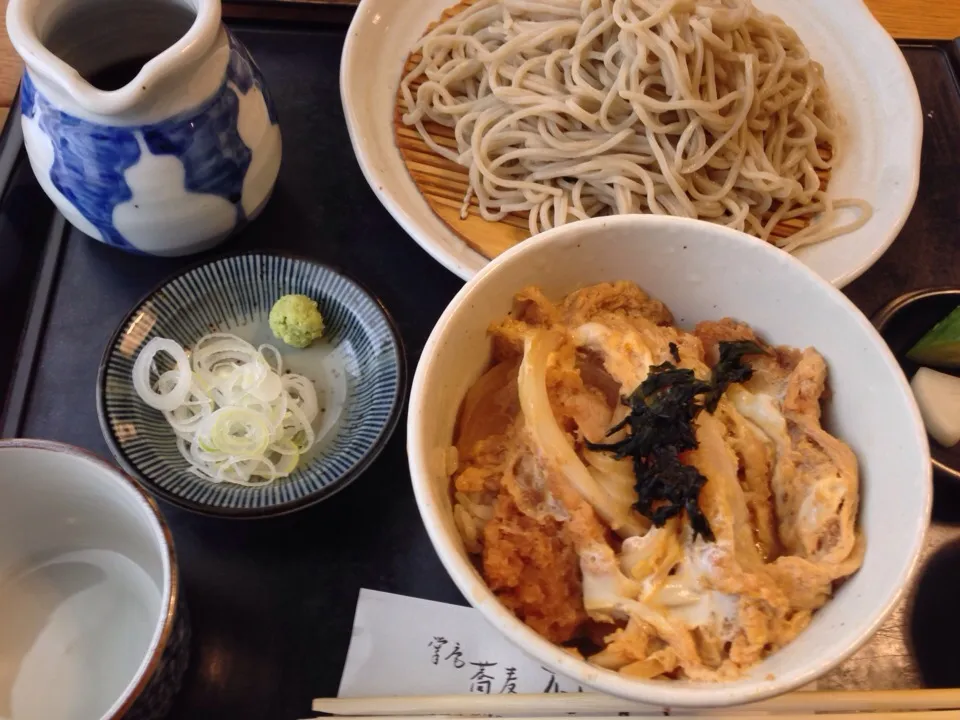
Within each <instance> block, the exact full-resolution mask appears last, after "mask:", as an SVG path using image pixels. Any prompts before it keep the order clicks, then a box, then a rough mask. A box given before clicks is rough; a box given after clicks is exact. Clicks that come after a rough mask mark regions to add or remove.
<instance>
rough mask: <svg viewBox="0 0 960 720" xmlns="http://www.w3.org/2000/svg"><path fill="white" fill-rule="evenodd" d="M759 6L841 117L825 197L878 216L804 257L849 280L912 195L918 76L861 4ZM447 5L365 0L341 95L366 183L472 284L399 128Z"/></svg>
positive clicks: (467, 259) (918, 132)
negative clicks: (429, 33) (408, 65)
mask: <svg viewBox="0 0 960 720" xmlns="http://www.w3.org/2000/svg"><path fill="white" fill-rule="evenodd" d="M755 2H756V4H757V6H758V7H759V8H760V9H762V10H764V11H767V12H773V13H775V14H777V15H780V16H781V17H782V18H783V19H784V20H785V21H787V22H788V23H789V24H790V25H791V26H793V27H794V28H795V29H796V31H797V33H798V34H799V35H800V37H801V38H802V39H803V41H804V43H805V44H806V46H807V48H808V49H809V50H810V53H811V55H812V56H813V57H814V58H815V59H817V60H819V61H820V62H821V63H822V64H823V66H824V69H825V72H826V77H827V82H828V83H829V85H830V89H831V92H832V96H833V98H834V100H835V102H836V103H837V105H838V106H839V107H840V109H841V110H842V111H843V114H844V116H845V118H846V123H847V126H846V130H845V132H844V136H845V150H844V151H843V155H842V158H841V161H840V164H839V166H838V167H837V169H836V171H835V172H834V175H833V177H832V178H831V181H830V186H829V188H830V194H831V195H832V196H833V197H851V196H852V197H859V198H863V199H865V200H867V201H868V202H870V204H871V205H872V206H873V208H874V216H873V218H872V219H871V220H870V222H869V223H867V225H866V226H864V227H863V228H861V229H860V230H858V231H856V232H854V233H850V234H848V235H845V236H843V237H841V238H838V239H836V240H833V241H830V242H827V243H822V244H820V245H817V246H815V247H811V248H807V249H804V250H802V251H801V252H800V254H799V257H800V259H801V260H803V262H805V263H806V264H807V265H809V266H810V267H811V268H812V269H813V270H814V271H815V272H817V273H818V274H819V275H821V276H822V277H824V278H825V279H826V280H828V281H829V282H831V283H833V284H834V285H836V286H837V287H843V286H844V285H846V284H847V283H849V282H851V281H852V280H854V279H855V278H856V277H858V276H859V275H860V274H861V273H863V272H864V271H865V270H866V269H867V268H869V267H870V266H871V265H872V264H873V263H874V262H876V261H877V260H878V259H879V257H880V256H881V255H882V254H883V253H884V251H885V250H886V249H887V248H888V247H889V246H890V243H892V242H893V240H894V239H895V238H896V236H897V234H898V233H899V232H900V229H901V228H902V227H903V224H904V223H905V222H906V219H907V216H908V215H909V214H910V210H911V208H912V207H913V202H914V200H915V199H916V194H917V186H918V184H919V181H920V144H921V137H922V132H923V115H922V112H921V109H920V100H919V97H918V95H917V89H916V86H915V84H914V81H913V75H912V74H911V73H910V68H909V67H907V63H906V61H905V60H904V58H903V55H902V54H901V52H900V50H899V48H898V47H897V46H896V43H894V41H893V40H892V39H891V38H890V36H889V35H888V34H887V33H886V31H885V30H884V29H883V27H882V26H881V25H880V24H879V23H878V22H877V21H876V20H875V19H874V17H873V16H872V15H871V14H870V11H869V10H868V9H867V7H866V5H864V4H863V3H862V2H861V0H844V1H843V2H837V1H836V0H806V1H805V2H796V0H755ZM450 5H451V2H450V0H422V2H416V3H401V2H396V0H362V1H361V3H360V5H359V7H358V8H357V12H356V15H354V19H353V22H352V23H351V25H350V30H349V33H348V35H347V41H346V44H345V45H344V48H343V59H342V61H341V66H340V67H341V70H340V92H341V98H342V101H343V108H344V114H345V116H346V119H347V127H348V128H349V130H350V138H351V141H352V142H353V148H354V151H355V152H356V154H357V159H358V161H359V163H360V167H361V168H362V170H363V173H364V175H365V176H366V178H367V181H368V182H369V183H370V187H371V188H372V189H373V191H374V192H375V193H376V194H377V197H378V198H379V199H380V201H381V202H382V203H383V205H384V207H386V208H387V210H389V211H390V213H391V214H392V215H393V217H394V218H395V219H396V221H397V222H398V223H400V225H401V226H402V227H403V229H404V230H406V231H407V233H409V234H410V236H411V237H413V239H414V240H416V241H417V243H419V244H420V246H421V247H423V249H424V250H426V251H427V252H428V253H430V255H432V256H433V257H434V258H435V259H436V260H437V261H438V262H440V263H441V264H443V265H444V266H445V267H446V268H447V269H449V270H450V271H451V272H454V273H456V274H457V275H459V276H460V277H462V278H463V279H465V280H467V279H469V278H471V277H472V276H473V275H474V274H475V273H476V272H477V271H478V270H480V268H482V267H483V266H484V265H485V264H486V262H487V261H486V259H485V258H483V257H482V256H481V255H479V254H477V253H476V252H474V251H473V250H471V249H470V248H469V247H467V245H466V244H465V243H464V242H463V241H462V240H460V239H459V238H458V237H457V236H456V235H455V234H454V233H453V232H452V231H451V230H450V229H449V228H448V227H447V226H446V225H445V224H444V223H443V222H442V221H441V220H440V219H439V218H438V217H437V216H436V215H434V213H433V211H431V210H430V208H429V206H428V205H427V203H426V201H425V200H424V199H423V197H422V195H421V194H420V192H419V191H418V190H417V188H416V185H414V183H413V180H411V178H410V175H409V173H408V172H407V170H406V167H405V166H404V164H403V160H402V158H401V157H400V153H399V151H398V150H397V147H396V142H395V140H394V127H393V115H394V104H395V102H396V93H397V87H398V85H399V83H400V73H401V69H402V68H403V65H404V62H405V60H406V58H407V56H408V54H409V53H410V50H411V48H412V47H413V46H414V44H415V43H416V42H417V39H418V38H419V37H420V36H421V35H422V34H423V32H424V30H425V29H426V27H427V26H428V25H429V24H430V23H431V22H433V21H435V20H436V19H437V18H438V17H439V16H440V13H441V12H442V11H443V10H444V9H445V8H447V7H448V6H450ZM850 38H856V42H851V41H850Z"/></svg>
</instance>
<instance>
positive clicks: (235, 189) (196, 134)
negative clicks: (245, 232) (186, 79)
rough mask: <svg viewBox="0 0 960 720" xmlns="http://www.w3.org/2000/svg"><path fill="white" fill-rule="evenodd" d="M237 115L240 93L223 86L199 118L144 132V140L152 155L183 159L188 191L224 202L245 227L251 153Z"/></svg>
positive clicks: (168, 122) (179, 119)
mask: <svg viewBox="0 0 960 720" xmlns="http://www.w3.org/2000/svg"><path fill="white" fill-rule="evenodd" d="M239 116H240V101H239V100H238V99H237V94H236V93H235V92H233V90H230V89H229V88H227V87H224V88H222V89H221V90H220V92H218V93H217V94H216V95H215V96H214V97H213V99H212V100H211V101H210V102H209V103H208V104H207V105H206V106H205V107H203V109H202V110H201V111H200V112H198V113H196V114H195V115H190V116H188V117H183V116H181V117H177V118H172V119H170V120H166V121H164V122H162V123H157V124H156V125H149V126H146V127H144V128H143V139H144V141H146V143H147V147H148V148H150V152H151V153H153V154H154V155H173V156H175V157H177V158H179V160H180V162H182V163H183V168H184V170H185V171H186V179H185V181H184V184H185V186H186V189H187V190H188V191H190V192H198V193H209V194H211V195H219V196H220V197H223V198H226V200H227V201H228V202H230V203H232V204H233V206H234V208H236V212H237V222H238V223H242V222H243V221H244V220H245V219H246V216H245V215H244V212H243V205H242V203H241V202H240V200H241V198H242V196H243V178H244V177H245V176H246V174H247V168H249V167H250V160H251V158H252V157H253V153H251V152H250V148H248V147H247V146H246V145H244V144H243V140H241V139H240V133H239V132H238V130H237V119H238V118H239Z"/></svg>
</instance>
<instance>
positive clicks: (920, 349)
mask: <svg viewBox="0 0 960 720" xmlns="http://www.w3.org/2000/svg"><path fill="white" fill-rule="evenodd" d="M907 357H908V358H909V359H911V360H913V361H914V362H915V363H918V364H920V365H930V366H933V367H943V368H960V307H957V308H955V309H954V311H953V312H952V313H950V314H949V315H947V316H946V317H945V318H944V319H943V320H941V321H940V322H938V323H937V324H936V325H934V326H933V329H932V330H930V331H929V332H928V333H927V334H926V335H924V336H923V337H922V338H920V341H919V342H918V343H917V344H916V345H914V346H913V348H911V349H910V352H908V353H907Z"/></svg>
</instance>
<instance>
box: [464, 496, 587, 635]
mask: <svg viewBox="0 0 960 720" xmlns="http://www.w3.org/2000/svg"><path fill="white" fill-rule="evenodd" d="M483 536H484V542H483V576H484V578H485V579H486V581H487V583H488V584H489V586H490V588H491V589H492V590H493V591H494V592H495V593H496V594H497V597H499V598H500V601H501V602H503V604H504V605H506V606H507V607H508V608H510V610H512V611H513V613H514V614H515V615H516V616H517V617H518V618H520V619H521V620H523V622H525V623H526V624H527V625H529V626H530V627H531V628H533V629H534V630H536V631H537V632H538V633H539V634H540V635H542V636H543V637H545V638H547V639H548V640H550V641H552V642H555V643H562V642H566V641H568V640H570V639H571V638H572V637H573V636H574V635H575V634H576V632H577V630H578V629H579V627H580V625H581V624H582V623H583V622H584V621H585V620H586V619H587V615H586V612H585V611H584V609H583V592H582V588H581V583H580V565H579V560H578V559H577V553H576V550H575V549H574V547H573V545H572V543H571V541H570V540H569V538H568V537H567V533H566V531H565V529H564V526H563V523H561V522H558V521H557V520H554V519H553V518H550V517H545V518H544V519H543V520H542V521H537V520H535V519H533V518H530V517H528V516H526V515H524V514H523V513H522V512H520V510H519V508H517V505H516V503H515V502H514V501H513V497H512V496H511V495H510V493H509V492H507V491H506V490H501V492H500V495H499V496H498V497H497V501H496V503H495V504H494V515H493V518H492V519H491V520H490V521H489V522H488V523H487V524H486V527H485V528H484V533H483Z"/></svg>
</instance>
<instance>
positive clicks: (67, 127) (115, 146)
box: [20, 73, 140, 252]
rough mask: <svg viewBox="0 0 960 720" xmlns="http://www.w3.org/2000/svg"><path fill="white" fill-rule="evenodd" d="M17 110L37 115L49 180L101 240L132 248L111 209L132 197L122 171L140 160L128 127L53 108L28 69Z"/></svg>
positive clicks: (135, 140)
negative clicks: (49, 145)
mask: <svg viewBox="0 0 960 720" xmlns="http://www.w3.org/2000/svg"><path fill="white" fill-rule="evenodd" d="M20 94H21V98H22V100H21V105H20V107H21V109H22V110H23V114H24V115H26V116H27V117H30V118H32V117H33V116H34V115H35V114H36V115H37V116H38V123H39V125H40V129H41V130H42V131H43V132H44V134H46V135H47V137H49V138H50V139H51V140H52V142H53V167H51V168H50V180H51V181H52V182H53V185H54V187H55V188H57V190H59V191H60V192H61V193H63V196H64V197H65V198H66V199H67V200H69V201H70V202H71V203H72V204H73V206H74V207H75V208H77V210H79V211H80V214H81V215H83V216H84V217H85V218H86V219H87V220H89V221H90V224H91V225H93V226H94V227H95V228H97V230H99V231H100V234H101V235H102V236H103V240H104V242H106V243H107V244H108V245H113V246H114V247H118V248H122V249H124V250H131V251H135V252H136V251H137V250H136V248H135V247H134V246H133V245H131V244H130V243H129V242H128V241H127V239H126V238H125V237H123V235H122V234H121V233H120V231H119V230H117V228H116V226H115V225H114V224H113V209H114V208H115V207H116V206H117V205H120V204H121V203H125V202H127V201H128V200H130V199H131V198H132V197H133V191H131V190H130V186H129V185H127V181H126V179H125V178H124V176H123V174H124V173H125V172H126V171H127V170H129V169H130V168H131V167H133V166H134V165H135V164H136V163H137V161H138V160H139V159H140V146H139V145H138V144H137V139H136V137H135V136H134V134H133V132H131V130H130V128H118V127H110V126H106V125H96V124H94V123H91V122H87V121H86V120H81V119H80V118H76V117H73V116H72V115H67V114H66V113H63V112H60V111H59V110H57V109H56V108H54V107H53V106H52V105H51V104H50V103H49V102H48V101H47V99H46V98H45V97H43V95H41V94H40V93H38V92H37V89H36V87H35V86H34V84H33V81H32V80H31V79H30V74H29V73H24V74H23V83H22V86H21V90H20Z"/></svg>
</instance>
